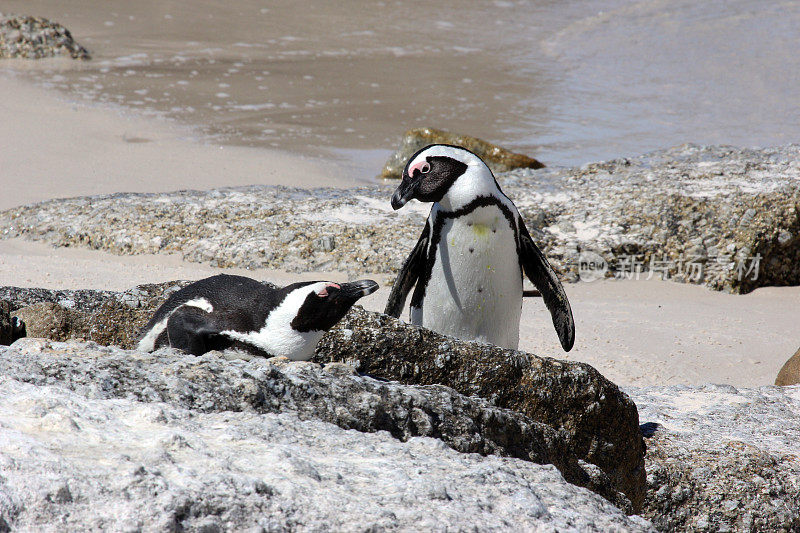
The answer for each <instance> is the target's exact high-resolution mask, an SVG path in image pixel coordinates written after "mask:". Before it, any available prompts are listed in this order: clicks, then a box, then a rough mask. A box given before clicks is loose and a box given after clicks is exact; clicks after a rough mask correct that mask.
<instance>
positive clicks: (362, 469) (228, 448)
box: [0, 339, 652, 531]
mask: <svg viewBox="0 0 800 533" xmlns="http://www.w3.org/2000/svg"><path fill="white" fill-rule="evenodd" d="M434 414H436V415H437V416H439V415H440V416H441V418H437V417H436V416H431V415H434ZM511 417H513V414H512V413H510V412H507V411H504V410H501V409H498V408H495V407H492V406H490V405H488V404H487V403H486V402H483V401H481V400H477V399H472V398H466V397H463V396H460V395H458V394H456V393H455V392H453V391H451V390H449V389H447V388H445V387H408V386H403V385H399V384H393V383H385V382H379V381H376V380H373V379H370V378H365V377H361V376H357V375H354V374H353V373H352V370H350V369H347V368H346V367H344V366H343V365H336V364H334V365H330V366H329V367H326V368H322V367H320V366H319V365H315V364H313V363H290V362H287V361H285V360H277V359H270V360H264V359H254V360H251V361H244V360H227V359H225V358H223V357H222V356H221V354H218V353H210V354H206V355H205V356H203V357H200V358H194V357H192V356H187V355H182V354H178V353H175V352H171V351H169V350H162V351H160V352H157V353H156V354H141V353H136V352H129V351H124V350H121V349H118V348H105V347H98V346H97V345H94V344H92V343H89V344H85V343H49V342H46V341H42V340H34V339H23V340H20V341H17V342H16V343H15V344H14V345H13V346H11V347H2V348H0V426H2V428H3V431H0V464H2V477H0V523H2V524H3V526H4V528H6V527H9V526H10V527H11V528H15V529H46V530H55V529H62V530H63V529H68V530H69V529H76V528H80V529H89V530H109V529H112V530H122V529H126V530H127V529H140V528H145V529H157V530H182V531H220V530H234V529H235V530H242V529H244V528H253V529H254V530H260V531H284V530H296V531H309V530H311V531H321V530H326V531H327V530H336V531H364V530H382V529H401V530H411V529H414V530H466V529H470V530H473V529H474V528H477V529H478V530H509V529H517V530H518V529H524V530H531V531H533V530H536V531H609V530H615V531H648V530H652V528H651V526H650V524H649V523H648V522H646V521H645V520H643V519H641V518H638V517H626V516H625V515H624V513H622V512H621V511H620V510H619V509H618V508H616V507H615V506H613V505H612V504H610V503H609V502H608V501H606V500H605V499H603V498H601V497H600V496H598V495H596V494H594V493H592V492H590V491H588V490H585V489H582V488H579V487H576V486H574V485H571V484H569V483H567V482H565V481H564V478H563V477H562V476H561V475H560V474H559V472H558V471H557V470H556V469H555V468H554V467H552V466H545V465H538V464H535V463H532V462H530V461H523V460H520V459H515V458H509V457H500V456H497V455H488V456H484V455H481V454H480V453H460V452H458V451H456V450H455V449H453V447H455V446H454V444H457V443H458V442H462V443H463V444H464V446H466V447H467V448H472V447H474V448H475V449H474V450H472V451H480V452H486V451H489V452H492V451H491V450H482V449H481V447H486V446H490V444H489V443H490V439H487V438H486V437H484V436H482V435H481V433H480V432H475V430H476V429H477V427H475V425H476V424H482V423H484V424H485V423H490V424H491V423H493V422H492V421H493V420H494V421H496V422H499V423H503V422H502V421H503V420H506V421H508V420H509V419H510V418H511ZM424 420H427V423H424V422H423V421H424ZM329 422H334V424H331V423H329ZM350 427H352V428H354V429H357V430H358V431H353V430H348V429H345V428H350ZM509 427H510V426H509ZM437 432H439V433H441V434H440V435H438V438H431V436H436V433H437ZM426 434H430V435H431V436H418V435H426ZM446 435H450V437H449V438H450V441H449V442H448V437H447V436H446ZM445 442H447V443H448V444H449V446H448V445H445ZM465 451H467V450H465ZM494 451H497V450H494Z"/></svg>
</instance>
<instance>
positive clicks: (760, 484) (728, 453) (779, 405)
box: [626, 385, 800, 532]
mask: <svg viewBox="0 0 800 533" xmlns="http://www.w3.org/2000/svg"><path fill="white" fill-rule="evenodd" d="M626 392H628V393H629V394H630V395H631V397H632V398H633V399H634V401H635V402H636V405H637V406H638V407H639V413H640V416H641V420H642V422H644V423H645V424H644V425H645V427H648V428H649V431H650V434H652V437H651V438H649V439H648V440H647V458H646V460H647V498H646V499H645V505H644V511H643V513H642V514H643V515H644V516H646V517H648V518H650V519H651V520H652V521H653V524H654V525H655V526H656V527H657V528H658V529H659V530H660V531H754V532H755V531H775V532H778V531H780V532H790V531H800V387H798V386H794V387H774V386H770V387H760V388H753V389H744V388H740V389H737V388H735V387H732V386H730V385H705V386H700V387H685V386H669V387H645V388H641V389H634V388H627V389H626Z"/></svg>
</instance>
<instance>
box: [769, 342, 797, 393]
mask: <svg viewBox="0 0 800 533" xmlns="http://www.w3.org/2000/svg"><path fill="white" fill-rule="evenodd" d="M797 384H800V350H797V351H796V352H795V354H794V355H793V356H791V357H790V358H789V360H788V361H786V363H785V364H784V365H783V367H781V370H780V372H778V376H777V377H776V378H775V385H783V386H785V385H797Z"/></svg>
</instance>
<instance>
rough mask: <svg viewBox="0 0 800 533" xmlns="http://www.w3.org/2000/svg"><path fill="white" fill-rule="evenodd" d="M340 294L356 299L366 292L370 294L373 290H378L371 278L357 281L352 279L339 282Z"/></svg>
mask: <svg viewBox="0 0 800 533" xmlns="http://www.w3.org/2000/svg"><path fill="white" fill-rule="evenodd" d="M341 288H342V289H341V293H340V294H341V295H342V297H344V298H349V299H352V300H353V301H355V300H358V299H359V298H362V297H364V296H366V295H368V294H372V293H373V292H375V291H377V290H378V284H377V283H375V282H374V281H372V280H371V279H360V280H358V281H352V282H350V283H342V284H341Z"/></svg>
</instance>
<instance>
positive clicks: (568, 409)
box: [0, 282, 644, 509]
mask: <svg viewBox="0 0 800 533" xmlns="http://www.w3.org/2000/svg"><path fill="white" fill-rule="evenodd" d="M183 283H185V282H172V283H165V284H162V285H145V286H140V287H136V288H134V289H130V290H128V291H125V292H121V293H113V292H103V291H96V292H95V291H47V290H44V289H20V288H13V287H12V288H9V287H6V288H0V297H4V298H7V299H9V300H10V301H11V302H12V306H13V307H14V308H20V307H22V305H23V304H27V305H28V306H27V307H24V308H22V309H21V310H19V311H17V314H18V315H20V316H24V317H27V319H28V320H31V323H34V324H35V326H36V328H37V329H35V330H33V331H34V332H40V333H41V334H43V335H44V336H46V337H48V338H51V339H55V340H66V339H90V340H94V341H95V342H99V343H101V344H105V345H109V344H115V345H118V346H123V347H133V346H135V344H136V340H137V339H136V334H137V333H138V331H139V329H140V328H141V325H143V324H144V323H145V322H146V321H147V320H148V319H149V317H150V316H151V314H152V313H153V311H154V310H155V309H156V308H157V307H158V306H159V305H160V304H161V303H162V302H163V300H164V299H165V298H166V297H167V296H168V294H170V293H171V291H173V290H176V289H177V288H178V287H180V286H182V284H183ZM133 295H136V297H134V296H133ZM37 299H39V300H44V301H45V302H52V301H54V300H57V301H61V302H73V308H71V309H64V308H62V307H60V306H58V305H56V304H53V303H44V304H42V303H39V304H33V305H30V304H32V302H33V301H35V300H37ZM76 301H77V302H80V304H79V305H75V304H74V302H76ZM123 302H127V303H123ZM42 309H44V310H46V311H47V313H41V310H42ZM65 316H66V317H68V318H64V317H65ZM32 317H36V321H33V320H32ZM76 317H77V318H76ZM40 324H41V325H40ZM69 326H72V329H70V327H69ZM354 332H355V333H354ZM31 335H34V333H31ZM318 360H320V361H324V362H327V361H330V360H337V361H347V362H349V363H352V364H353V365H354V366H355V367H356V368H358V369H359V370H360V371H362V372H365V373H368V374H370V375H373V376H378V377H382V378H387V379H393V380H399V381H402V382H405V383H418V384H425V385H429V384H444V385H448V386H451V387H453V388H454V389H456V390H457V391H459V392H461V393H463V394H468V395H477V396H481V397H484V398H487V399H489V400H491V401H492V402H494V403H495V404H496V405H498V406H500V407H505V408H510V409H513V410H515V411H518V412H521V413H524V414H525V415H527V416H529V417H531V419H532V420H534V421H536V422H538V423H542V424H546V425H547V426H549V427H551V428H556V429H558V430H562V431H566V432H567V434H568V436H567V439H566V441H565V445H564V449H565V450H566V449H569V450H571V451H570V454H568V455H570V456H572V455H574V456H575V458H576V460H577V459H580V460H585V461H588V462H589V463H593V464H596V465H597V466H599V467H600V470H602V472H603V473H604V474H603V475H605V476H608V477H609V478H610V483H609V486H611V487H613V490H607V489H604V488H602V485H603V483H601V482H600V481H597V480H594V481H593V480H592V479H591V476H590V477H589V478H586V479H584V477H583V474H582V473H581V472H579V471H577V470H576V469H575V468H574V466H572V465H571V463H570V462H569V461H566V462H565V461H562V462H558V460H557V459H556V457H557V456H558V455H559V454H551V455H550V456H548V457H549V458H547V459H541V461H540V462H548V463H553V464H556V465H558V466H559V467H560V468H561V469H562V471H563V472H565V475H566V476H567V478H568V479H569V480H570V481H572V482H574V483H578V484H580V485H581V486H590V487H592V488H593V489H594V490H597V491H598V492H599V493H601V494H603V495H604V496H606V497H608V498H609V499H610V500H612V501H615V502H617V503H619V504H620V505H621V506H623V507H625V502H624V501H622V499H620V498H618V497H617V496H615V494H614V493H615V492H616V491H619V492H622V493H624V494H625V495H626V496H627V498H628V499H630V501H631V502H632V503H633V506H634V509H636V508H638V506H640V504H641V502H642V499H643V498H644V470H643V456H644V447H643V443H642V438H641V435H640V434H639V426H638V418H637V415H636V407H635V406H634V405H633V404H632V403H631V402H630V400H628V399H627V398H626V397H624V395H622V394H620V393H619V390H618V389H617V387H616V386H615V385H614V384H612V383H611V382H609V381H608V380H606V379H605V378H603V377H602V376H601V375H600V374H599V373H598V372H597V371H596V370H594V369H593V368H592V367H590V366H589V365H581V364H576V363H559V362H556V361H554V360H551V359H542V358H538V357H536V356H533V355H529V354H523V353H521V352H510V351H508V350H501V349H499V348H495V347H490V346H488V345H480V344H474V343H465V342H459V341H456V340H454V339H450V338H447V337H443V336H442V335H438V334H436V333H434V332H431V331H427V330H422V329H420V328H416V327H413V326H409V325H407V324H404V323H402V322H400V321H398V320H395V319H392V318H391V317H388V316H385V315H379V314H376V313H368V312H366V311H364V310H363V309H361V308H359V307H356V308H354V309H352V310H351V312H350V313H348V315H347V316H346V317H345V319H344V320H343V321H342V323H341V324H340V326H339V327H337V328H335V329H334V330H332V331H331V332H329V334H328V335H326V336H325V337H324V338H323V340H322V341H321V342H320V344H319V347H318ZM445 362H446V364H445ZM412 368H413V369H414V370H413V371H411V369H412ZM422 376H424V379H423V378H422ZM509 435H510V433H509ZM508 438H509V439H511V437H508ZM511 440H513V439H511ZM523 450H524V449H523ZM508 453H509V454H511V455H514V453H512V452H508ZM515 453H516V452H515ZM525 453H527V452H525ZM543 457H544V456H543ZM590 472H592V471H591V470H590ZM601 477H602V476H601Z"/></svg>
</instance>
